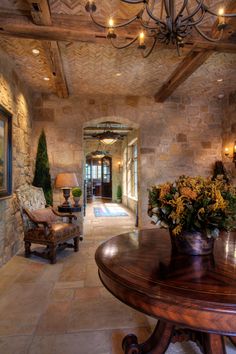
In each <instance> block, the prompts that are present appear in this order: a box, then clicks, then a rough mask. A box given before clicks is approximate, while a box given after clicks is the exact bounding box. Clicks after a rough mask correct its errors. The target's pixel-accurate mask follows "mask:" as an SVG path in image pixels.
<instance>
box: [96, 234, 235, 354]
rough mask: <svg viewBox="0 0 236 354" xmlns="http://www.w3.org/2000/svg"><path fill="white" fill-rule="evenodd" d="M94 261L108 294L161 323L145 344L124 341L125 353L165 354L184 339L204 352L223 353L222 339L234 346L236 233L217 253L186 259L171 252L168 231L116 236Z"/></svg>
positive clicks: (223, 240)
mask: <svg viewBox="0 0 236 354" xmlns="http://www.w3.org/2000/svg"><path fill="white" fill-rule="evenodd" d="M95 259H96V262H97V265H98V268H99V276H100V279H101V281H102V283H103V285H104V286H105V287H106V288H107V290H109V291H110V292H111V293H112V294H113V295H114V296H115V297H116V298H118V299H119V300H121V301H122V302H124V303H125V304H127V305H128V306H131V307H133V308H135V309H136V310H139V311H141V312H143V313H145V314H148V315H149V316H152V317H154V318H156V319H158V322H157V326H156V328H155V330H154V332H153V334H152V335H151V337H150V338H149V339H148V340H147V341H146V342H144V343H139V342H138V339H137V337H136V336H135V335H133V334H130V335H128V336H126V337H125V338H124V340H123V350H124V353H125V354H164V353H165V352H166V350H167V348H168V346H169V343H170V342H171V341H172V342H176V341H183V340H193V341H195V342H196V343H197V344H198V345H199V347H200V349H201V350H202V352H203V353H204V354H225V353H226V352H225V346H224V338H223V336H224V335H225V336H228V337H229V338H230V340H231V341H232V343H234V344H236V337H235V336H236V233H235V232H234V233H230V234H227V233H225V234H222V235H221V236H220V237H219V239H217V240H216V241H215V247H214V255H210V256H185V255H181V254H176V253H175V252H174V251H172V248H171V243H170V237H169V235H168V233H167V232H166V231H165V230H158V229H150V230H142V231H139V232H132V233H127V234H122V235H119V236H115V237H112V238H111V239H109V240H108V241H106V242H104V243H103V244H102V245H100V246H99V247H98V249H97V251H96V255H95ZM180 328H183V329H180Z"/></svg>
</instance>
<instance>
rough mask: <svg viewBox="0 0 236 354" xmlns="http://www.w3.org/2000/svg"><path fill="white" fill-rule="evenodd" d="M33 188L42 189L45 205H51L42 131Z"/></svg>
mask: <svg viewBox="0 0 236 354" xmlns="http://www.w3.org/2000/svg"><path fill="white" fill-rule="evenodd" d="M33 186H35V187H41V188H43V191H44V195H45V199H46V202H47V204H48V205H52V204H53V195H52V184H51V176H50V168H49V161H48V153H47V141H46V135H45V132H44V130H42V133H41V135H40V137H39V142H38V150H37V156H36V164H35V172H34V180H33Z"/></svg>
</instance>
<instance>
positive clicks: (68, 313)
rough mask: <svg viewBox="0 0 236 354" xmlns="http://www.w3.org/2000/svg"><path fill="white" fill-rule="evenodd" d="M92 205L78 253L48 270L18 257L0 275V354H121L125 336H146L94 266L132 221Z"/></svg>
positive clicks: (138, 318) (145, 323)
mask: <svg viewBox="0 0 236 354" xmlns="http://www.w3.org/2000/svg"><path fill="white" fill-rule="evenodd" d="M98 205H100V202H99V201H96V202H94V203H91V204H88V207H87V216H86V220H85V225H84V234H85V236H84V240H83V242H81V243H80V252H79V253H73V252H72V251H71V250H65V251H63V252H62V253H60V254H59V256H58V263H57V264H55V265H51V264H48V263H47V262H46V261H45V262H44V261H43V260H41V259H39V258H36V257H34V256H33V257H32V258H31V259H26V258H24V255H23V252H20V253H19V254H18V255H17V256H15V257H13V259H12V260H11V261H10V262H9V263H8V264H7V265H5V266H4V267H3V268H2V269H0V353H1V354H13V353H14V354H16V353H17V354H89V353H96V354H122V350H121V341H122V337H123V336H124V335H125V334H126V333H130V332H134V333H137V334H138V336H139V339H140V340H141V341H143V340H144V339H146V338H147V336H148V335H149V333H150V327H149V324H150V321H149V319H147V317H146V316H144V315H143V314H141V313H138V312H136V311H134V310H132V309H130V308H129V307H127V306H126V305H124V304H122V303H121V302H119V301H118V300H116V299H115V298H114V297H113V296H112V295H110V294H109V293H108V292H107V290H106V289H105V288H104V287H103V286H102V284H101V282H100V280H99V278H98V275H97V267H96V264H95V261H94V252H95V250H96V248H97V246H98V245H99V244H100V243H101V242H103V241H104V240H106V239H108V238H109V237H111V236H114V235H116V234H119V233H123V232H127V231H133V230H134V223H135V218H134V216H133V215H132V213H130V212H128V213H129V215H128V216H124V217H95V216H94V213H93V207H94V206H98ZM134 232H135V231H134ZM181 347H183V348H185V350H184V351H183V350H182V349H181ZM167 353H168V354H175V353H179V354H182V353H185V354H196V353H200V352H199V350H198V349H197V347H196V346H195V345H193V346H192V345H191V343H183V344H182V345H180V344H177V345H175V346H174V345H171V346H170V348H169V350H168V352H167ZM229 353H230V354H233V353H234V352H233V349H232V350H229V351H228V354H229Z"/></svg>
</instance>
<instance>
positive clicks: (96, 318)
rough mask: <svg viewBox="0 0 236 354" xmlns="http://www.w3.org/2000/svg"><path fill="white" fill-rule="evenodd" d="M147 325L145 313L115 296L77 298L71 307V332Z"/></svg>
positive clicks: (69, 327) (69, 329)
mask: <svg viewBox="0 0 236 354" xmlns="http://www.w3.org/2000/svg"><path fill="white" fill-rule="evenodd" d="M144 326H147V320H146V318H145V316H144V315H142V314H141V313H139V312H137V311H135V310H133V309H131V308H130V307H128V306H126V305H124V304H123V303H121V302H120V301H118V300H117V299H115V298H113V297H112V298H106V297H102V296H101V297H97V298H93V299H91V298H89V299H83V300H80V299H79V300H77V299H75V300H74V301H73V305H72V309H71V318H70V323H69V326H68V331H69V332H76V331H80V330H89V329H90V330H91V329H92V330H95V329H97V330H98V329H99V330H102V329H115V328H130V327H144Z"/></svg>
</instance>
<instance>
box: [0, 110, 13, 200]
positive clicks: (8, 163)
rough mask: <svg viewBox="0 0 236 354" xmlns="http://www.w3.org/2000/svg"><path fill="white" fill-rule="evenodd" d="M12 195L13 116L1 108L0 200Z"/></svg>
mask: <svg viewBox="0 0 236 354" xmlns="http://www.w3.org/2000/svg"><path fill="white" fill-rule="evenodd" d="M11 193H12V115H11V114H10V112H8V111H7V110H6V109H5V108H3V107H2V106H0V198H6V197H9V196H10V195H11Z"/></svg>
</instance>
